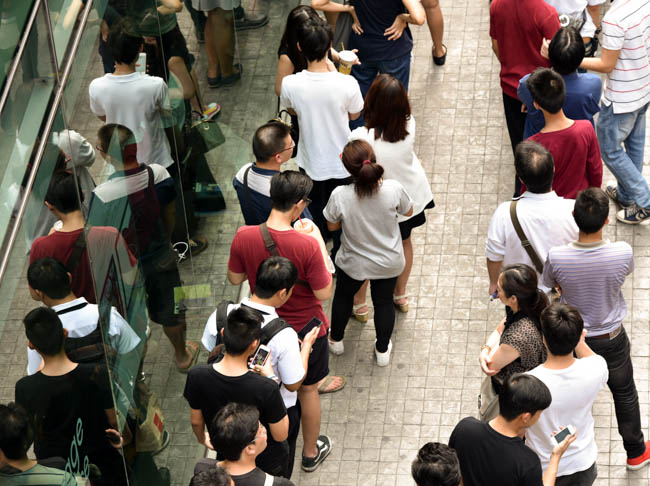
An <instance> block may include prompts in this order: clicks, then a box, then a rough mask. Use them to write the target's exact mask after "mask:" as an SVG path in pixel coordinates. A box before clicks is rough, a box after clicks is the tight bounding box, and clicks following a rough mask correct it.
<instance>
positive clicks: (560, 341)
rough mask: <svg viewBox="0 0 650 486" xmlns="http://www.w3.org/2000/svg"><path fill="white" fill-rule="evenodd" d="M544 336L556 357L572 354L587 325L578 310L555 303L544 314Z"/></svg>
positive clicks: (547, 345) (550, 350)
mask: <svg viewBox="0 0 650 486" xmlns="http://www.w3.org/2000/svg"><path fill="white" fill-rule="evenodd" d="M541 321H542V334H543V335H544V339H545V340H546V347H547V348H548V350H549V352H550V353H551V354H552V355H554V356H566V355H567V354H571V353H572V352H573V350H574V349H575V347H576V346H577V345H578V341H580V336H582V330H583V329H584V327H585V324H584V322H583V320H582V316H581V315H580V312H578V309H576V308H574V307H571V306H570V305H567V304H560V303H559V302H558V303H555V304H551V305H550V306H548V307H547V308H546V309H544V311H543V312H542V317H541Z"/></svg>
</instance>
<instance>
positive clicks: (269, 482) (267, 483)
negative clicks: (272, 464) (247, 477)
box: [264, 473, 275, 486]
mask: <svg viewBox="0 0 650 486" xmlns="http://www.w3.org/2000/svg"><path fill="white" fill-rule="evenodd" d="M264 474H266V478H265V479H264V486H273V482H274V481H275V478H274V477H273V476H271V475H270V474H269V473H264Z"/></svg>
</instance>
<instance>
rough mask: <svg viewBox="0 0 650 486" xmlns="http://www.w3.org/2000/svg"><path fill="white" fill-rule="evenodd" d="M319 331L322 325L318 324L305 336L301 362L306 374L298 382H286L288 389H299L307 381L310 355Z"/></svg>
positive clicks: (285, 385)
mask: <svg viewBox="0 0 650 486" xmlns="http://www.w3.org/2000/svg"><path fill="white" fill-rule="evenodd" d="M319 331H320V326H316V327H315V328H314V329H312V330H311V331H309V333H307V335H306V336H305V339H304V340H303V342H302V347H301V348H300V362H301V363H302V369H303V370H305V374H304V375H303V377H302V380H300V381H299V382H297V383H292V384H290V385H288V384H287V383H284V387H285V388H286V389H287V390H289V391H291V392H293V391H298V388H300V385H302V382H303V381H305V378H306V377H307V370H308V369H309V356H310V355H311V347H312V346H313V345H314V341H316V338H317V337H318V332H319Z"/></svg>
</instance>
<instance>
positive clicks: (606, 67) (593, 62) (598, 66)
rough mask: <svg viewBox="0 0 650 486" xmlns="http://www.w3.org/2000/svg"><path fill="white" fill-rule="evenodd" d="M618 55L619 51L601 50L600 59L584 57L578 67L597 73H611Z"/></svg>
mask: <svg viewBox="0 0 650 486" xmlns="http://www.w3.org/2000/svg"><path fill="white" fill-rule="evenodd" d="M620 54H621V51H610V50H609V49H603V52H602V54H601V55H600V57H585V58H584V59H583V60H582V62H581V63H580V67H581V68H582V69H588V70H589V71H596V72H598V73H611V72H612V71H613V70H614V68H615V67H616V62H617V61H618V56H619V55H620Z"/></svg>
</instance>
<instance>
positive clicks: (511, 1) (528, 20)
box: [490, 0, 560, 98]
mask: <svg viewBox="0 0 650 486" xmlns="http://www.w3.org/2000/svg"><path fill="white" fill-rule="evenodd" d="M559 28H560V20H559V18H558V15H557V11H556V10H555V8H553V7H551V6H550V5H548V4H546V3H545V2H544V0H493V2H492V3H491V4H490V37H491V38H492V39H495V40H496V41H497V44H498V46H499V62H500V63H501V73H500V77H501V89H502V90H503V92H504V93H505V94H506V95H508V96H510V97H511V98H517V87H518V86H519V80H520V79H521V78H522V77H523V76H524V75H525V74H528V73H532V72H533V71H534V70H535V69H536V68H538V67H540V66H541V67H550V63H549V61H548V59H544V58H543V57H542V56H541V54H540V53H539V49H540V46H541V45H542V40H543V39H544V38H546V39H552V38H553V36H554V35H555V33H556V32H557V31H558V29H559Z"/></svg>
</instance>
